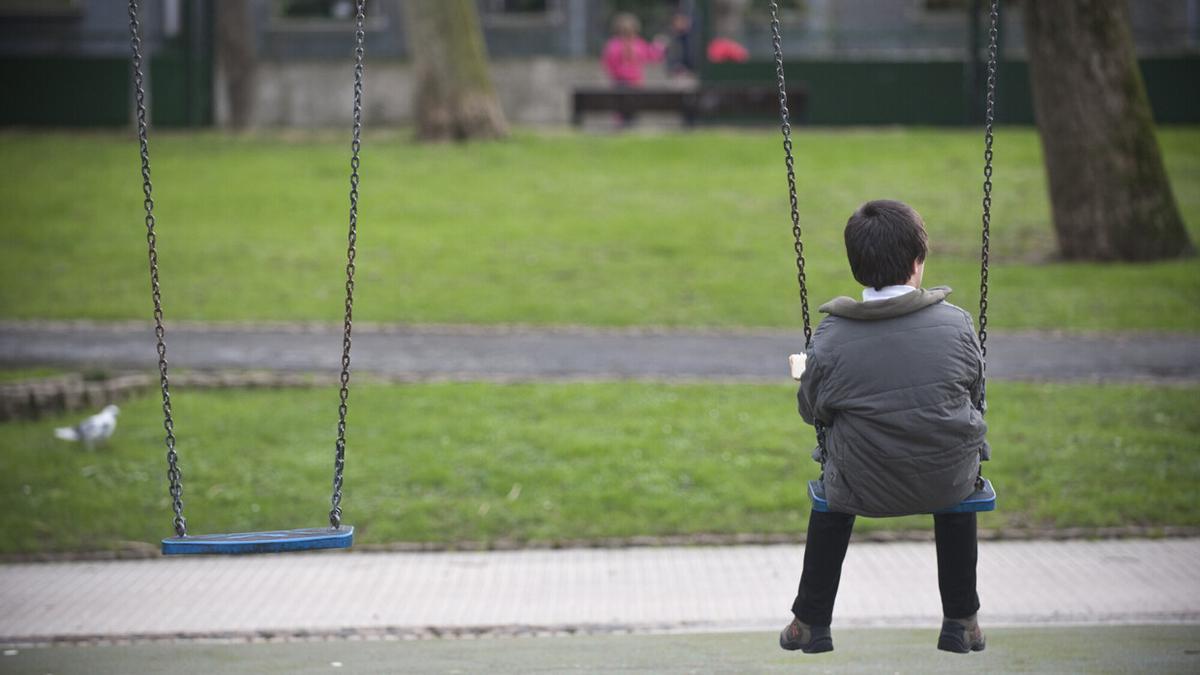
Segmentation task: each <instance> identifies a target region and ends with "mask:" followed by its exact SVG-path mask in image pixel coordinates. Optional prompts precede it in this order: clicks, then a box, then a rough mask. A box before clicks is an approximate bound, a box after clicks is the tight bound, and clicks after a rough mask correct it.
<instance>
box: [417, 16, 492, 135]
mask: <svg viewBox="0 0 1200 675" xmlns="http://www.w3.org/2000/svg"><path fill="white" fill-rule="evenodd" d="M404 19H405V20H404V23H405V26H406V27H407V31H408V32H407V36H408V51H409V54H410V55H411V57H412V60H413V64H414V65H415V67H416V72H417V95H416V100H415V110H414V113H415V117H416V122H417V137H418V138H421V139H425V140H446V139H454V140H468V139H488V138H503V137H504V136H507V135H508V123H507V121H505V119H504V111H503V110H502V109H501V108H500V101H499V99H498V98H497V97H496V90H495V87H493V85H492V77H491V73H490V72H489V71H488V63H487V48H486V47H485V45H484V42H483V31H482V30H481V29H480V25H479V12H478V10H477V9H476V6H475V0H406V1H405V2H404Z"/></svg>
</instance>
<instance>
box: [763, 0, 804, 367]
mask: <svg viewBox="0 0 1200 675" xmlns="http://www.w3.org/2000/svg"><path fill="white" fill-rule="evenodd" d="M770 6H771V44H772V45H774V47H775V77H776V80H777V81H778V83H779V119H780V129H781V130H782V131H783V154H784V163H785V164H786V165H787V181H788V200H789V202H790V204H791V214H792V237H793V239H794V240H795V243H794V248H795V250H796V280H797V281H798V282H800V311H801V313H802V315H803V317H804V348H805V349H806V350H807V349H808V348H809V347H811V346H812V326H811V325H810V323H811V319H810V318H809V313H808V284H807V283H806V280H805V274H804V242H803V240H802V239H801V237H800V203H799V201H798V199H797V198H796V169H795V160H794V159H793V158H792V124H791V121H790V120H789V113H788V104H787V85H786V83H785V81H784V78H783V38H782V36H781V35H780V24H779V3H778V2H774V1H772V2H771V3H770Z"/></svg>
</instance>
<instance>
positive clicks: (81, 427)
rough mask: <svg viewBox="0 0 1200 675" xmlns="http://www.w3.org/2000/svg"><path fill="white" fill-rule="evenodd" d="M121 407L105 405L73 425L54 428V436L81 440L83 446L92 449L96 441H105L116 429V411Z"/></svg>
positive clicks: (69, 439)
mask: <svg viewBox="0 0 1200 675" xmlns="http://www.w3.org/2000/svg"><path fill="white" fill-rule="evenodd" d="M119 412H121V409H120V408H118V407H117V406H115V405H106V406H104V410H101V411H100V412H99V413H98V414H96V415H92V416H91V417H89V418H87V419H85V420H84V421H82V422H80V423H79V424H76V425H75V426H73V427H59V428H57V429H55V430H54V436H55V437H56V438H61V439H63V440H64V441H82V442H83V445H84V447H86V448H87V449H88V450H91V449H92V446H94V445H95V444H96V443H97V442H103V441H107V440H108V437H109V436H112V435H113V432H114V431H116V430H117V413H119Z"/></svg>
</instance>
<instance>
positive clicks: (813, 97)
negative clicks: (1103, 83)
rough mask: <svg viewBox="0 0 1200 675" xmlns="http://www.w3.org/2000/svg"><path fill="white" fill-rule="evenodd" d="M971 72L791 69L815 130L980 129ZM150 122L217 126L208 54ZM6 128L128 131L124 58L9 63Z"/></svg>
mask: <svg viewBox="0 0 1200 675" xmlns="http://www.w3.org/2000/svg"><path fill="white" fill-rule="evenodd" d="M1141 66H1142V74H1143V75H1144V77H1145V80H1146V89H1147V91H1148V93H1149V96H1150V103H1151V105H1152V106H1153V108H1154V117H1155V119H1156V120H1157V121H1158V122H1160V123H1165V124H1200V96H1197V95H1196V92H1197V91H1200V86H1198V85H1200V56H1181V57H1172V58H1154V59H1143V60H1142V61H1141ZM970 68H971V66H970V64H968V63H967V62H957V61H931V62H908V61H902V62H896V61H887V62H870V61H804V60H796V61H791V62H789V63H788V64H787V76H788V81H789V83H791V84H793V85H795V84H800V83H803V84H804V86H805V87H806V88H807V89H808V106H807V109H806V110H805V111H804V115H803V117H802V119H801V120H800V121H802V122H804V123H808V124H822V125H836V124H913V125H960V124H972V123H975V122H977V121H978V119H979V117H980V114H981V111H982V102H981V99H980V94H979V91H978V89H974V90H973V89H972V87H971V85H970V82H971V81H972V78H971V77H970V76H971V72H970ZM150 75H151V81H152V82H153V87H154V88H153V92H152V97H151V102H152V111H151V115H152V118H153V120H154V121H155V123H157V124H159V125H163V126H206V125H210V124H212V120H213V114H212V78H213V73H212V59H211V55H210V53H209V52H208V50H204V51H196V50H191V49H186V48H184V46H182V45H180V46H178V47H168V48H165V49H162V50H160V51H158V52H157V53H155V55H154V57H153V58H152V59H151V62H150ZM703 78H704V80H705V81H706V82H735V81H736V82H759V83H773V82H774V78H775V67H774V64H773V63H767V62H753V63H737V64H709V65H707V66H706V67H705V69H704V72H703ZM0 87H3V89H2V90H3V91H5V92H7V93H8V95H7V96H5V97H3V99H0V125H3V126H13V125H20V126H60V127H97V126H121V125H125V124H129V123H130V120H131V115H130V109H131V106H132V102H133V97H132V94H131V85H130V82H129V61H128V60H127V59H123V58H82V57H75V58H71V57H36V58H11V57H7V58H0ZM998 88H999V89H998V91H999V96H998V99H999V100H998V102H997V111H996V114H997V119H998V120H999V121H1000V122H1001V123H1004V124H1032V123H1033V102H1032V100H1031V98H1030V90H1029V68H1028V65H1027V64H1026V63H1025V62H1024V61H1005V62H1003V63H1001V64H1000V72H999V83H998Z"/></svg>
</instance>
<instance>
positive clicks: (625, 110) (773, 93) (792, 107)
mask: <svg viewBox="0 0 1200 675" xmlns="http://www.w3.org/2000/svg"><path fill="white" fill-rule="evenodd" d="M807 104H808V92H807V91H806V89H805V88H804V86H803V85H793V86H790V87H788V110H789V112H790V113H791V120H792V121H793V122H797V123H799V122H803V121H804V113H805V110H806V108H807ZM595 112H608V113H618V114H621V115H633V114H636V113H642V112H674V113H678V114H679V115H680V117H681V119H682V120H683V123H684V124H685V125H687V126H692V125H694V124H696V122H697V121H699V120H706V119H720V118H726V119H729V118H732V119H736V120H737V121H746V120H758V119H761V120H762V121H764V122H765V121H774V120H778V119H779V94H778V90H777V89H776V88H775V87H773V86H771V85H758V84H709V85H703V86H701V87H699V88H693V89H672V88H667V87H643V88H640V89H615V88H598V87H584V88H580V89H576V90H575V92H574V94H573V96H572V101H571V123H572V124H574V125H575V126H580V125H581V124H583V118H584V116H585V115H586V114H588V113H595Z"/></svg>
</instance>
